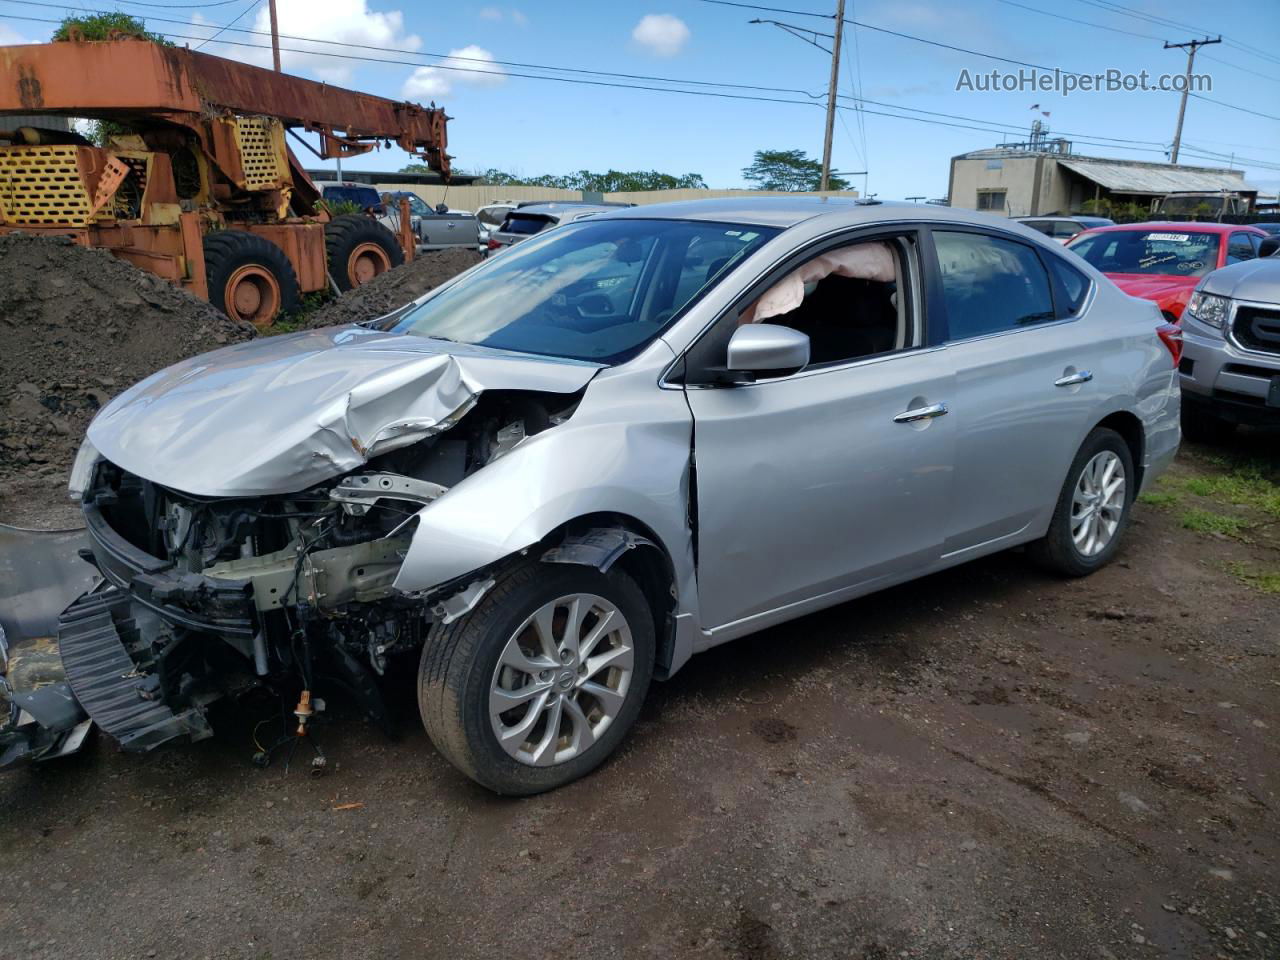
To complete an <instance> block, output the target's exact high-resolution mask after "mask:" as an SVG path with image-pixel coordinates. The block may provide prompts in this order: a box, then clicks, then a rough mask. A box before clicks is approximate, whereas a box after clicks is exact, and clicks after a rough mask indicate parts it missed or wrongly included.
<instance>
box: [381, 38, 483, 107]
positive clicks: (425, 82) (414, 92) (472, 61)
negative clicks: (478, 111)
mask: <svg viewBox="0 0 1280 960" xmlns="http://www.w3.org/2000/svg"><path fill="white" fill-rule="evenodd" d="M441 67H445V68H456V69H443V70H442V69H441ZM506 79H507V75H506V71H504V70H503V69H502V68H501V67H500V66H498V65H497V64H496V63H494V62H493V54H492V53H490V52H489V51H488V50H486V49H484V48H483V47H478V46H476V45H475V44H474V43H473V44H471V45H470V46H466V47H462V48H461V49H459V50H450V51H449V55H448V56H447V57H445V58H444V59H443V60H441V61H440V62H439V64H437V65H436V66H434V67H418V68H417V69H416V70H414V71H413V73H411V74H410V75H409V78H408V79H407V80H405V82H404V87H402V88H401V91H400V95H401V96H402V97H404V98H406V99H408V100H433V99H435V98H437V97H443V96H444V95H445V94H447V93H449V92H451V91H452V90H453V88H454V87H497V86H500V85H502V84H503V83H505V82H506Z"/></svg>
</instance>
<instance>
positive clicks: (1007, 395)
mask: <svg viewBox="0 0 1280 960" xmlns="http://www.w3.org/2000/svg"><path fill="white" fill-rule="evenodd" d="M933 247H934V249H935V250H936V252H937V253H936V255H937V271H938V282H939V286H940V288H941V294H942V306H943V307H944V310H945V317H946V324H947V333H946V341H947V346H946V354H947V356H948V358H949V359H950V362H951V365H952V367H953V369H954V371H955V376H956V383H955V389H954V407H953V409H954V414H955V416H954V420H955V429H956V432H957V437H956V441H957V445H956V455H955V476H954V479H953V482H952V510H951V511H950V513H949V515H948V518H947V529H946V536H945V540H944V543H943V554H944V557H946V558H948V559H954V558H956V557H958V556H961V555H963V553H964V552H966V551H973V550H976V549H978V548H983V547H990V546H993V545H994V544H995V543H997V542H998V541H1000V540H1002V539H1012V538H1015V537H1017V536H1018V535H1020V534H1022V533H1024V532H1025V531H1026V530H1027V528H1028V527H1029V526H1030V525H1032V524H1033V523H1035V522H1037V521H1038V520H1039V519H1040V518H1041V517H1043V516H1047V509H1051V508H1052V506H1053V504H1054V503H1055V502H1056V500H1057V496H1058V492H1059V490H1060V488H1061V486H1062V482H1063V479H1064V477H1065V476H1066V471H1067V468H1068V466H1069V465H1070V463H1071V459H1072V457H1074V456H1075V450H1076V446H1077V445H1078V444H1079V442H1080V438H1081V437H1082V436H1083V434H1082V432H1081V431H1082V429H1083V426H1084V420H1085V419H1086V418H1087V416H1088V414H1089V412H1090V410H1091V409H1092V408H1093V404H1094V397H1095V396H1096V393H1095V388H1094V386H1093V384H1092V381H1093V377H1094V376H1095V375H1096V374H1097V373H1098V372H1100V368H1101V367H1102V365H1103V364H1105V358H1104V357H1102V356H1100V355H1099V350H1098V349H1097V347H1096V346H1095V345H1093V344H1091V343H1090V342H1089V341H1088V339H1087V338H1085V337H1083V336H1082V331H1081V326H1082V325H1081V324H1080V323H1078V322H1076V320H1077V318H1078V317H1079V316H1080V313H1081V311H1082V310H1083V309H1085V308H1086V307H1087V301H1088V296H1087V294H1088V290H1089V281H1088V279H1087V278H1086V277H1085V276H1084V275H1083V274H1081V273H1080V272H1079V271H1078V270H1076V269H1075V268H1074V267H1071V266H1070V265H1069V264H1068V263H1067V262H1066V261H1065V259H1064V258H1063V257H1061V256H1058V255H1057V254H1056V253H1053V252H1051V251H1047V250H1046V251H1040V250H1038V249H1037V248H1036V247H1034V246H1033V245H1031V244H1029V243H1023V242H1022V241H1021V240H1019V239H1017V238H1016V237H1013V236H1011V235H1007V234H995V233H994V232H988V231H986V230H982V229H980V228H968V227H960V226H957V227H950V226H948V227H945V228H942V227H938V228H935V229H934V230H933ZM1051 271H1052V273H1051Z"/></svg>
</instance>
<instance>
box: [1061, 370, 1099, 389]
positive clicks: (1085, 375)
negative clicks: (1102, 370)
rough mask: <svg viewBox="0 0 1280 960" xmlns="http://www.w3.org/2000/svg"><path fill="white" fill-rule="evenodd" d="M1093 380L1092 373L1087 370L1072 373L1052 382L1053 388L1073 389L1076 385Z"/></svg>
mask: <svg viewBox="0 0 1280 960" xmlns="http://www.w3.org/2000/svg"><path fill="white" fill-rule="evenodd" d="M1092 379H1093V373H1092V371H1089V370H1081V371H1080V372H1079V373H1072V374H1069V375H1067V376H1065V377H1059V378H1058V379H1057V380H1055V381H1053V385H1054V386H1055V387H1074V386H1075V385H1076V384H1078V383H1088V382H1089V381H1090V380H1092Z"/></svg>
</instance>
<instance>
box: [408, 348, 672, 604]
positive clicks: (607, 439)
mask: <svg viewBox="0 0 1280 960" xmlns="http://www.w3.org/2000/svg"><path fill="white" fill-rule="evenodd" d="M671 360H672V355H671V353H670V352H669V351H668V349H667V348H666V346H665V344H663V343H661V341H659V342H657V343H655V344H654V345H653V346H652V347H651V348H650V349H649V350H647V351H645V353H644V354H642V355H641V356H640V357H638V358H636V359H635V360H633V361H632V362H631V363H629V364H627V365H625V366H624V367H616V368H613V369H611V370H607V371H604V372H602V374H601V375H600V376H599V377H598V378H597V379H596V380H595V381H594V382H593V383H592V384H591V385H590V386H589V387H588V388H587V391H586V394H585V395H584V396H583V399H582V402H581V403H580V404H579V405H578V408H577V410H576V411H574V414H573V416H572V417H571V418H570V419H569V420H568V421H566V422H565V423H562V424H560V425H559V426H555V427H552V428H551V429H549V430H545V431H543V432H542V433H539V434H536V435H534V436H532V437H529V438H528V439H527V440H525V441H523V442H522V443H520V444H519V445H518V446H517V447H515V448H514V449H513V450H512V451H511V452H510V453H509V454H507V455H506V456H504V457H502V458H500V459H498V460H496V461H493V462H491V463H489V464H488V465H487V466H485V467H484V468H483V469H482V470H480V471H478V472H476V473H474V474H472V475H471V476H469V477H467V478H466V479H465V480H463V481H462V482H461V483H459V484H457V485H455V486H454V487H452V488H451V489H450V490H449V492H448V493H446V494H445V495H444V496H442V497H441V498H440V499H439V500H436V501H434V502H433V503H431V504H429V505H428V506H426V507H424V508H423V509H422V510H421V511H419V513H418V518H419V521H418V526H417V529H416V530H415V532H414V538H413V543H412V545H411V546H410V549H409V554H408V556H407V557H406V558H405V561H404V565H403V567H402V568H401V570H400V574H399V576H398V577H397V578H396V581H395V586H396V588H397V589H398V590H401V591H403V592H406V593H414V592H418V591H423V590H427V589H429V588H431V587H434V586H436V585H438V584H441V583H445V582H447V581H449V580H453V579H455V578H457V577H460V576H462V575H464V574H466V573H469V572H470V571H472V570H475V569H477V568H479V567H483V566H485V565H487V564H490V563H493V562H494V561H496V560H501V559H502V558H504V557H507V556H510V555H511V554H513V553H515V552H517V551H519V550H522V549H524V548H525V547H528V546H530V545H531V544H534V543H537V542H538V541H539V540H541V539H542V538H543V537H544V536H546V535H547V534H548V533H550V532H551V531H553V530H555V529H556V528H557V527H559V526H561V525H563V524H564V523H566V522H568V521H570V520H573V519H575V518H578V517H585V516H588V515H592V514H601V513H607V514H612V515H614V516H622V517H629V518H632V519H633V520H635V521H638V522H639V523H640V524H642V525H643V526H644V527H647V528H648V529H649V530H650V531H652V533H653V535H654V536H655V538H656V539H657V541H658V542H659V543H661V545H662V546H663V548H664V549H665V550H666V551H667V553H668V554H669V555H670V557H671V560H672V563H673V564H674V567H675V572H676V587H677V590H678V592H679V595H680V596H679V601H680V603H681V604H682V606H681V608H680V612H686V611H687V610H688V609H690V608H687V607H685V606H683V604H685V603H691V602H692V598H693V596H694V588H693V581H694V577H693V554H692V548H691V543H690V533H689V527H688V519H687V518H688V487H689V444H690V437H691V421H690V416H689V407H688V405H687V404H686V403H685V400H684V395H683V394H682V393H680V392H679V391H674V390H660V389H658V387H657V382H656V381H657V377H658V373H659V372H660V371H661V370H662V369H663V368H664V367H665V366H666V365H667V364H668V363H670V362H671Z"/></svg>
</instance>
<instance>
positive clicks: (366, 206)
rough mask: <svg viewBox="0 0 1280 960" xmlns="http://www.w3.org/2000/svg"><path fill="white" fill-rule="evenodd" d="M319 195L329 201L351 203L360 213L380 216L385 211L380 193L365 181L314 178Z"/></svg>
mask: <svg viewBox="0 0 1280 960" xmlns="http://www.w3.org/2000/svg"><path fill="white" fill-rule="evenodd" d="M312 182H313V183H314V184H315V185H316V188H317V189H318V190H319V191H320V196H321V197H322V198H323V199H325V200H327V201H329V203H351V204H354V205H355V206H356V207H357V208H359V211H360V212H361V213H368V214H371V215H374V216H377V217H381V216H383V215H384V214H385V213H386V210H385V209H384V208H383V205H382V195H381V194H379V193H378V191H377V190H375V189H374V188H373V187H371V186H370V185H369V184H367V183H355V182H353V181H350V180H314V181H312Z"/></svg>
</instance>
